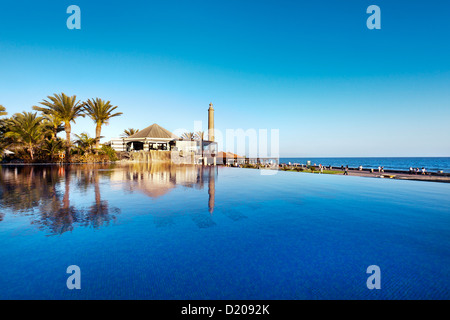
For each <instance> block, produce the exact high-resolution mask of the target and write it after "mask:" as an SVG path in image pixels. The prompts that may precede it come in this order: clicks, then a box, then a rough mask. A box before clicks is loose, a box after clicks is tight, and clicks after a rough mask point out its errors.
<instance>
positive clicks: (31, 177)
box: [0, 164, 450, 299]
mask: <svg viewBox="0 0 450 320" xmlns="http://www.w3.org/2000/svg"><path fill="white" fill-rule="evenodd" d="M0 244H1V246H0V288H1V290H0V299H448V298H450V294H449V292H450V277H449V276H448V275H449V274H450V185H449V184H444V183H431V182H421V181H401V180H387V179H386V180H383V179H372V178H361V177H352V176H343V175H317V174H307V173H297V172H278V173H277V174H274V175H261V174H260V171H259V170H254V169H239V168H222V167H221V168H211V167H208V168H201V167H187V166H185V167H169V166H162V165H160V166H156V165H153V166H150V165H147V164H136V165H130V166H81V165H80V166H72V167H57V166H54V167H46V166H23V167H11V166H3V167H0ZM70 265H77V266H79V267H80V269H81V290H68V289H67V287H66V279H67V277H68V276H69V275H68V274H67V273H66V269H67V267H68V266H70ZM370 265H378V266H379V267H380V269H381V289H380V290H369V289H368V288H367V286H366V280H367V278H368V276H369V275H368V274H367V273H366V269H367V267H368V266H370Z"/></svg>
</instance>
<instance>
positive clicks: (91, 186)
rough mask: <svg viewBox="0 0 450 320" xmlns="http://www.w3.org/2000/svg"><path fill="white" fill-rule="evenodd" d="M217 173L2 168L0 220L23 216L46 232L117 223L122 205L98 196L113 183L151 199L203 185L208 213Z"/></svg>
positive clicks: (168, 168) (146, 166)
mask: <svg viewBox="0 0 450 320" xmlns="http://www.w3.org/2000/svg"><path fill="white" fill-rule="evenodd" d="M216 176H217V168H215V167H202V166H174V165H170V164H150V163H134V164H129V165H120V166H119V165H70V166H1V167H0V222H3V223H4V220H5V219H6V217H7V215H8V214H11V215H22V216H28V217H30V219H31V223H32V224H33V225H36V226H37V227H38V228H39V229H40V230H44V231H46V232H48V233H50V234H63V233H64V232H67V231H72V230H73V229H74V228H75V227H76V226H80V227H90V228H94V229H98V228H100V227H103V226H108V225H110V224H111V223H114V222H115V221H116V219H117V216H118V215H119V214H120V213H121V209H120V208H118V207H115V206H111V205H110V204H109V201H108V200H106V199H103V198H102V190H103V188H107V189H108V190H110V188H111V186H114V185H119V187H120V188H121V189H123V190H124V191H127V192H131V193H136V192H139V193H141V194H144V195H145V196H147V197H150V198H159V197H163V196H164V195H166V194H168V193H170V192H171V191H172V190H174V189H175V188H176V187H177V186H184V187H187V188H195V189H204V188H205V187H208V211H209V213H210V214H211V215H212V213H213V211H214V203H215V178H216ZM80 193H81V194H86V195H90V194H92V195H93V198H94V201H92V202H91V203H86V201H85V200H83V201H80V200H79V194H80ZM74 194H77V195H78V198H77V200H76V201H73V199H72V198H73V196H74ZM82 198H83V199H86V198H87V197H86V196H85V197H82ZM193 220H194V221H195V222H196V224H197V225H198V226H199V227H208V226H210V225H211V223H212V224H214V222H212V220H211V219H210V218H209V219H208V217H205V216H200V215H198V216H195V217H193ZM197 220H198V221H197ZM160 222H162V221H160ZM163 224H164V223H163Z"/></svg>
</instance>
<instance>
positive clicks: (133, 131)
mask: <svg viewBox="0 0 450 320" xmlns="http://www.w3.org/2000/svg"><path fill="white" fill-rule="evenodd" d="M138 132H139V129H133V128H128V129H125V130H123V133H122V134H121V136H122V137H125V138H126V137H130V136H132V135H133V134H136V133H138Z"/></svg>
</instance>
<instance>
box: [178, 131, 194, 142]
mask: <svg viewBox="0 0 450 320" xmlns="http://www.w3.org/2000/svg"><path fill="white" fill-rule="evenodd" d="M181 138H183V140H194V139H195V133H193V132H185V133H183V134H182V135H181Z"/></svg>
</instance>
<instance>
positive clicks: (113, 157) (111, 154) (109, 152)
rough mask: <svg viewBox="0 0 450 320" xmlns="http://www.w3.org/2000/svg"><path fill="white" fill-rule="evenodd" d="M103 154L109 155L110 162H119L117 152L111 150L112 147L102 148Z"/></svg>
mask: <svg viewBox="0 0 450 320" xmlns="http://www.w3.org/2000/svg"><path fill="white" fill-rule="evenodd" d="M101 153H102V154H105V155H107V156H108V157H109V161H117V160H119V158H118V157H117V153H116V151H115V150H114V149H113V148H111V146H105V145H103V146H102V148H101Z"/></svg>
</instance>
